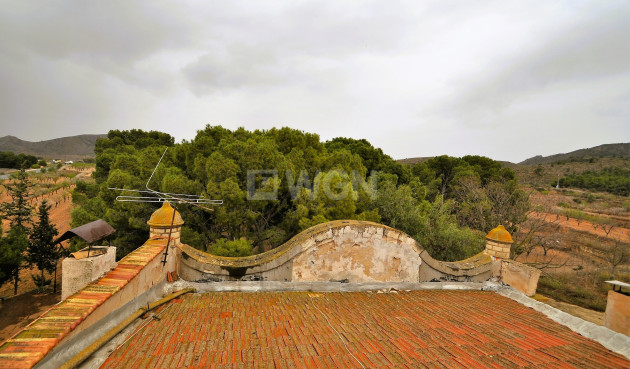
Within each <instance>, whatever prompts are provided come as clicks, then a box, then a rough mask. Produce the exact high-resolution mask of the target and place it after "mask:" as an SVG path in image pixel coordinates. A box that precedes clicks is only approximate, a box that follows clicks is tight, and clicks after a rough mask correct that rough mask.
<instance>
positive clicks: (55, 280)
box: [53, 259, 59, 293]
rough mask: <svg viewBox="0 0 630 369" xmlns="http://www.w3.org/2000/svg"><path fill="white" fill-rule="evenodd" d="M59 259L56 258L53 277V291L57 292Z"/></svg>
mask: <svg viewBox="0 0 630 369" xmlns="http://www.w3.org/2000/svg"><path fill="white" fill-rule="evenodd" d="M58 263H59V260H58V259H57V260H55V277H54V279H53V293H57V264H58Z"/></svg>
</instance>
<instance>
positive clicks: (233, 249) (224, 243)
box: [207, 238, 252, 257]
mask: <svg viewBox="0 0 630 369" xmlns="http://www.w3.org/2000/svg"><path fill="white" fill-rule="evenodd" d="M207 251H208V253H210V254H212V255H217V256H229V257H242V256H249V255H251V254H252V243H251V241H249V240H247V239H244V238H241V239H240V240H234V241H228V240H227V239H225V238H220V239H218V240H217V241H216V242H215V243H213V244H212V245H210V247H208V249H207Z"/></svg>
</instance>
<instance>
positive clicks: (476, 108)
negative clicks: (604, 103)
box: [445, 3, 630, 114]
mask: <svg viewBox="0 0 630 369" xmlns="http://www.w3.org/2000/svg"><path fill="white" fill-rule="evenodd" d="M585 10H588V11H591V10H592V11H594V13H586V14H583V15H582V16H583V18H581V19H576V20H575V21H574V22H572V24H571V25H570V26H569V27H568V28H567V29H564V30H563V31H562V32H561V33H558V34H552V35H549V36H548V38H545V39H541V40H540V44H539V45H538V46H537V47H535V48H533V49H528V48H527V47H526V46H525V47H524V48H523V50H521V52H520V53H519V54H517V55H514V56H513V57H512V58H513V59H508V60H504V61H503V63H496V64H495V65H492V66H491V67H489V68H488V70H487V71H486V73H484V74H483V75H481V76H478V77H479V78H478V80H477V81H472V83H471V84H470V85H469V86H467V87H465V88H464V89H462V91H460V92H458V93H457V94H456V96H454V97H453V96H451V97H450V99H451V101H449V102H448V103H446V104H445V107H446V109H449V110H451V109H452V110H455V111H457V112H459V113H461V114H474V113H475V112H497V111H500V110H502V109H505V108H507V107H509V106H510V105H511V104H513V103H515V102H516V101H518V100H520V99H527V98H531V97H532V95H536V94H541V93H544V92H546V91H548V90H550V89H562V88H568V87H573V86H582V88H585V89H587V88H592V86H588V84H590V83H594V82H596V81H597V80H600V79H605V78H614V77H615V76H618V75H623V74H626V73H628V72H630V43H629V42H627V39H626V35H628V34H630V22H629V20H630V4H628V3H622V4H621V6H610V7H607V8H606V9H603V10H602V9H585ZM594 92H595V91H594Z"/></svg>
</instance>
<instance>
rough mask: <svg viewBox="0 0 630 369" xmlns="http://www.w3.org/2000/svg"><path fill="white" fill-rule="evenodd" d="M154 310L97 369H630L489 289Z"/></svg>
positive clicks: (209, 297)
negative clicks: (152, 316) (152, 317)
mask: <svg viewBox="0 0 630 369" xmlns="http://www.w3.org/2000/svg"><path fill="white" fill-rule="evenodd" d="M323 314H325V316H326V317H324V315H323ZM158 315H159V318H160V320H151V321H148V323H147V324H146V326H144V327H142V328H139V329H138V331H136V334H135V335H133V336H132V337H131V338H130V339H129V340H128V341H127V342H126V343H125V344H123V345H122V346H120V347H119V348H118V349H116V350H115V351H114V352H113V353H112V354H111V355H110V357H109V358H108V359H107V361H106V362H105V363H104V364H103V366H102V368H176V367H177V368H361V365H359V363H358V361H360V362H361V363H362V364H363V365H364V366H365V367H367V368H630V361H628V360H627V359H625V358H623V357H622V356H620V355H618V354H615V353H612V352H610V351H609V350H607V349H605V348H604V347H603V346H601V345H600V344H598V343H596V342H594V341H591V340H589V339H586V338H584V337H582V336H580V335H579V334H577V333H574V332H573V331H571V330H569V329H568V328H566V327H564V326H562V325H559V324H557V323H555V322H553V321H551V320H550V319H548V318H547V317H545V316H544V315H542V314H541V313H538V312H536V311H534V310H532V309H530V308H527V307H525V306H523V305H520V304H519V303H517V302H515V301H513V300H510V299H508V298H506V297H503V296H500V295H498V294H495V293H492V292H483V291H413V292H400V293H397V294H394V293H384V294H377V293H367V292H346V293H308V292H261V293H243V292H216V293H206V294H195V295H185V296H183V297H181V298H178V299H176V300H173V301H172V302H171V303H169V304H168V305H164V306H163V307H162V308H160V310H159V311H158ZM326 319H328V321H329V322H330V325H329V324H328V323H327V322H326ZM331 326H333V327H334V328H335V329H336V330H337V331H338V332H339V334H340V335H341V336H342V337H343V340H342V339H341V338H340V337H339V335H338V334H337V333H336V332H335V331H334V330H333V329H332V328H331ZM344 343H345V345H347V348H348V350H349V351H350V352H352V353H353V354H354V357H353V356H352V355H350V354H349V353H348V350H346V347H345V346H344ZM355 357H356V359H355Z"/></svg>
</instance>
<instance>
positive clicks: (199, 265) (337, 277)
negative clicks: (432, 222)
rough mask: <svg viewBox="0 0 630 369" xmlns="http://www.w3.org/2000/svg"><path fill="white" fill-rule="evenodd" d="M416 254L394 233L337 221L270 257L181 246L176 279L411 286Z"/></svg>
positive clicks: (384, 228) (413, 246)
mask: <svg viewBox="0 0 630 369" xmlns="http://www.w3.org/2000/svg"><path fill="white" fill-rule="evenodd" d="M422 251H423V250H422V247H420V245H418V243H417V242H416V241H415V240H414V239H413V238H411V237H409V236H408V235H406V234H405V233H403V232H400V231H398V230H396V229H393V228H390V227H387V226H384V225H382V224H378V223H372V222H366V221H356V220H338V221H333V222H328V223H323V224H319V225H316V226H314V227H311V228H309V229H307V230H305V231H303V232H301V233H300V234H298V235H296V236H295V237H293V238H291V239H290V240H289V241H287V242H286V243H284V244H283V245H281V246H280V247H277V248H275V249H273V250H271V251H268V252H265V253H262V254H258V255H253V256H248V257H242V258H228V257H220V256H215V255H210V254H206V253H204V252H201V251H199V250H196V249H194V248H192V247H190V246H187V245H182V255H181V256H182V257H181V261H180V275H181V276H182V278H184V279H186V280H191V281H223V280H275V281H347V282H353V283H355V282H379V281H382V282H385V281H398V282H417V281H418V271H419V267H420V264H421V263H422V260H421V258H420V252H422Z"/></svg>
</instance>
